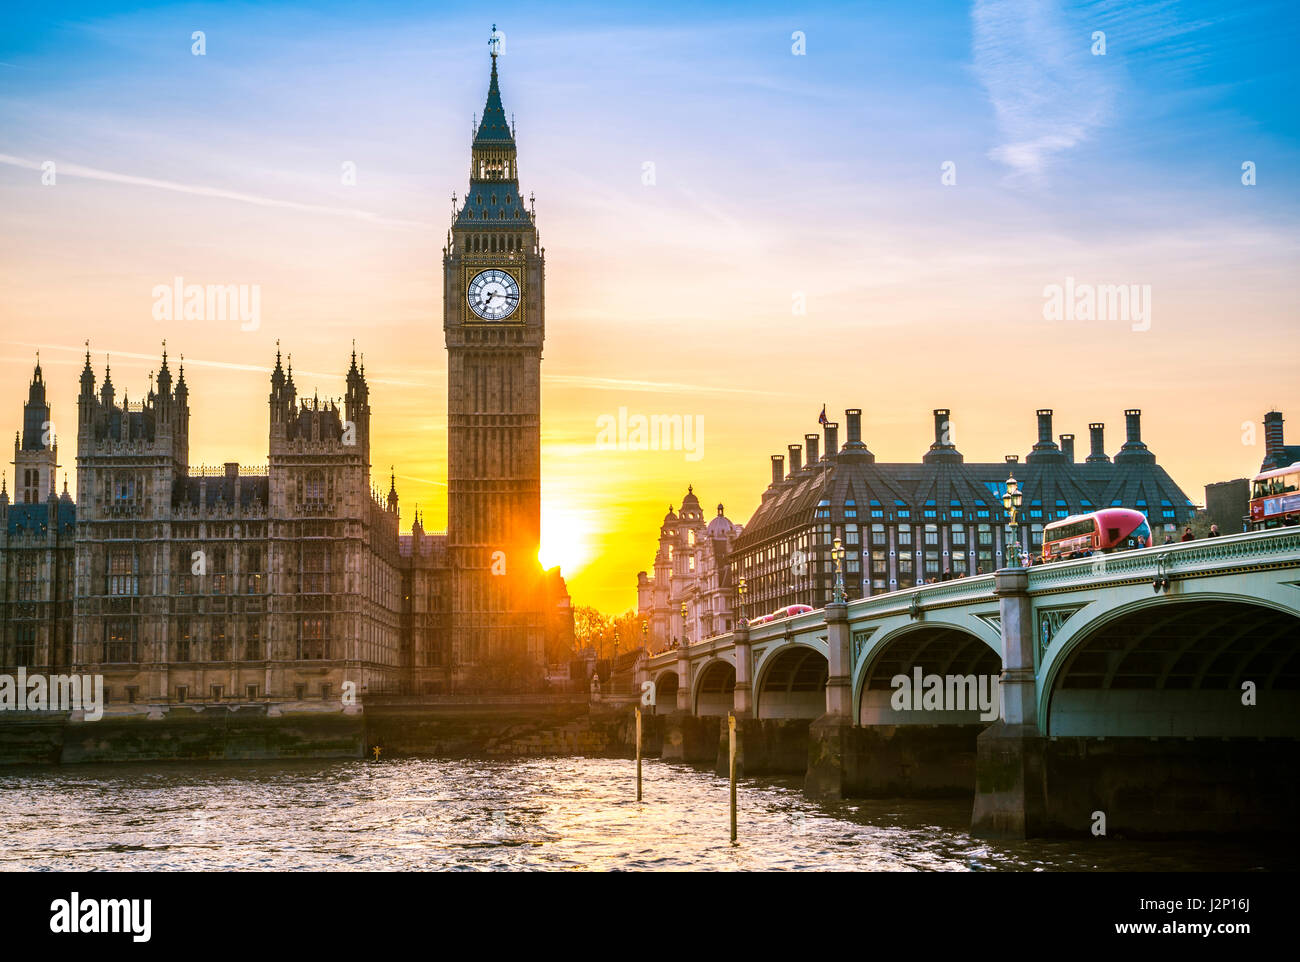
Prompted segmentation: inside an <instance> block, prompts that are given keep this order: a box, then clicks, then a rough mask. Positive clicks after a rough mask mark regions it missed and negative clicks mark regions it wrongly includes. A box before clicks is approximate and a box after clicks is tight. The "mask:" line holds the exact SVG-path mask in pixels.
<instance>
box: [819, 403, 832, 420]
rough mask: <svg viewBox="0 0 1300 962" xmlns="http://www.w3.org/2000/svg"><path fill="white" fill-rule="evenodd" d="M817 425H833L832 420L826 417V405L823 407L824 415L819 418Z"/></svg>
mask: <svg viewBox="0 0 1300 962" xmlns="http://www.w3.org/2000/svg"><path fill="white" fill-rule="evenodd" d="M817 423H818V424H830V423H831V422H830V420H829V419H828V418H827V417H826V405H825V404H823V405H822V413H821V415H820V416H819V417H818V418H817Z"/></svg>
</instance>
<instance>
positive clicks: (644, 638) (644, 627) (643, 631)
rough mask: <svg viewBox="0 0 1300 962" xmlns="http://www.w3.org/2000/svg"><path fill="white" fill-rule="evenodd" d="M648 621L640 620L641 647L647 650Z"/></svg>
mask: <svg viewBox="0 0 1300 962" xmlns="http://www.w3.org/2000/svg"><path fill="white" fill-rule="evenodd" d="M649 635H650V622H648V621H642V622H641V647H642V648H645V649H646V650H647V651H649V648H650V638H649Z"/></svg>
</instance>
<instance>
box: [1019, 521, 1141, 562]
mask: <svg viewBox="0 0 1300 962" xmlns="http://www.w3.org/2000/svg"><path fill="white" fill-rule="evenodd" d="M1150 543H1151V525H1149V524H1148V523H1147V519H1146V515H1144V514H1143V513H1142V512H1141V511H1133V510H1131V509H1129V508H1103V509H1102V510H1100V511H1094V512H1092V513H1091V514H1076V515H1072V516H1071V517H1068V518H1062V519H1061V520H1060V521H1053V522H1052V523H1051V524H1049V525H1047V526H1046V527H1045V528H1043V561H1044V562H1047V561H1060V560H1061V559H1062V558H1079V557H1083V556H1085V555H1089V554H1093V553H1095V552H1098V551H1103V552H1104V551H1123V550H1124V549H1126V548H1140V547H1144V546H1146V545H1149V544H1150Z"/></svg>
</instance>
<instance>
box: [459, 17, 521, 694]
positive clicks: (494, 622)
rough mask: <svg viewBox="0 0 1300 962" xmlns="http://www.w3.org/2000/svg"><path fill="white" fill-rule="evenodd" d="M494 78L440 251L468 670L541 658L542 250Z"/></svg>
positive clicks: (462, 648) (463, 656)
mask: <svg viewBox="0 0 1300 962" xmlns="http://www.w3.org/2000/svg"><path fill="white" fill-rule="evenodd" d="M499 43H500V41H499V39H498V36H497V33H496V27H495V26H494V27H493V28H492V39H491V40H489V41H488V48H489V51H490V53H491V57H492V77H491V82H490V85H489V87H488V95H487V105H486V106H485V107H484V108H483V119H482V122H481V123H480V124H479V126H478V130H477V131H476V132H475V135H474V143H473V145H472V148H471V160H470V175H469V191H468V193H466V195H465V202H464V204H463V205H462V206H461V207H460V209H459V211H458V212H457V213H456V217H455V220H454V222H453V223H452V227H451V230H450V231H449V233H448V238H447V246H446V248H444V250H443V259H442V263H443V330H444V332H445V334H446V339H447V355H448V359H447V360H448V365H447V547H448V555H449V556H448V559H447V561H448V564H449V565H450V567H451V569H452V575H451V577H452V597H451V599H450V600H451V606H450V607H451V629H452V630H451V643H452V658H453V661H454V662H455V663H456V665H457V666H458V667H459V668H460V669H462V670H463V669H464V668H466V667H469V666H472V665H476V664H477V665H481V664H483V663H484V662H485V661H488V660H492V661H496V660H498V659H504V658H510V659H517V658H519V657H521V656H522V657H526V658H527V659H529V660H530V661H532V662H533V663H541V662H542V660H543V657H544V654H543V635H544V630H545V609H544V585H543V576H542V569H541V565H540V563H539V561H538V558H537V552H538V548H539V546H540V541H541V361H542V339H543V334H544V330H545V326H544V324H545V308H544V299H543V290H542V286H543V282H544V276H545V271H544V257H543V251H542V249H541V247H540V246H539V244H538V236H537V228H536V224H535V223H534V221H533V215H532V211H531V210H530V209H529V208H528V207H526V206H525V204H524V199H523V197H522V196H520V191H519V171H518V168H517V166H516V150H515V138H514V131H513V130H512V129H511V126H510V124H508V123H507V121H506V113H505V109H504V108H503V107H502V105H501V90H500V87H499V85H498V81H497V55H498V48H499Z"/></svg>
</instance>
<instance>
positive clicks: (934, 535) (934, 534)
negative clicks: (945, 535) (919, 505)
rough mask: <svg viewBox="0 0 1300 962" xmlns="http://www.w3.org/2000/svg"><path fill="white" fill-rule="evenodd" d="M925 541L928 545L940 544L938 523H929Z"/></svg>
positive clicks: (926, 528) (926, 527)
mask: <svg viewBox="0 0 1300 962" xmlns="http://www.w3.org/2000/svg"><path fill="white" fill-rule="evenodd" d="M925 543H926V544H927V545H938V543H939V526H938V525H937V524H927V525H926V526H925Z"/></svg>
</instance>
